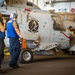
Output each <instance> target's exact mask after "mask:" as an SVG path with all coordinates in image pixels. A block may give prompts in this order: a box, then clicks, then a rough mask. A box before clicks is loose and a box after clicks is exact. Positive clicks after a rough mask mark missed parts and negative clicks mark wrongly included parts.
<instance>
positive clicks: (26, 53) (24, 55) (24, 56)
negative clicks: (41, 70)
mask: <svg viewBox="0 0 75 75" xmlns="http://www.w3.org/2000/svg"><path fill="white" fill-rule="evenodd" d="M32 60H33V52H32V51H31V49H29V48H26V49H23V50H21V54H20V62H21V63H30V62H32Z"/></svg>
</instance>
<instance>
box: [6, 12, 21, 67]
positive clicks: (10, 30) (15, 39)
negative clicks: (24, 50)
mask: <svg viewBox="0 0 75 75" xmlns="http://www.w3.org/2000/svg"><path fill="white" fill-rule="evenodd" d="M16 20H17V14H15V13H13V14H11V15H10V20H9V21H8V22H7V26H6V29H7V37H8V38H9V43H10V47H9V51H10V55H11V61H10V64H9V66H10V67H12V68H19V65H18V64H17V61H18V58H19V55H20V50H21V47H20V41H19V38H22V35H21V33H20V30H19V27H18V24H17V22H16Z"/></svg>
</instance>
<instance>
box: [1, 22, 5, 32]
mask: <svg viewBox="0 0 75 75" xmlns="http://www.w3.org/2000/svg"><path fill="white" fill-rule="evenodd" d="M5 28H6V24H5V23H4V25H2V23H1V22H0V31H1V32H4V31H5Z"/></svg>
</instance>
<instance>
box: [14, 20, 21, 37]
mask: <svg viewBox="0 0 75 75" xmlns="http://www.w3.org/2000/svg"><path fill="white" fill-rule="evenodd" d="M13 27H14V28H15V31H16V33H17V34H18V35H19V37H20V38H22V35H21V33H20V30H19V29H18V26H17V23H16V21H14V22H13Z"/></svg>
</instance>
